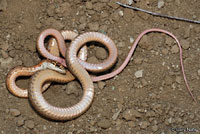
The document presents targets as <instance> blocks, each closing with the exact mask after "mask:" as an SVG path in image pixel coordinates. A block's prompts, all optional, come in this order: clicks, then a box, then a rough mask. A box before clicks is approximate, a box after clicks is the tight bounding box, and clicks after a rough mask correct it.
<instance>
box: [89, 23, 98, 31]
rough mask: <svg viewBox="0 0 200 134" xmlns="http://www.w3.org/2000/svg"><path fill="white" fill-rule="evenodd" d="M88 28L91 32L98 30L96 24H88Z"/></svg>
mask: <svg viewBox="0 0 200 134" xmlns="http://www.w3.org/2000/svg"><path fill="white" fill-rule="evenodd" d="M88 27H89V29H90V30H91V31H98V30H99V23H98V22H93V23H89V24H88Z"/></svg>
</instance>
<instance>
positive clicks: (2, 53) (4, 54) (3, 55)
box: [0, 50, 9, 59]
mask: <svg viewBox="0 0 200 134" xmlns="http://www.w3.org/2000/svg"><path fill="white" fill-rule="evenodd" d="M0 52H1V55H2V57H3V58H4V59H6V58H8V57H9V56H8V53H6V52H5V51H4V50H0Z"/></svg>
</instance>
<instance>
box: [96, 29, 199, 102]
mask: <svg viewBox="0 0 200 134" xmlns="http://www.w3.org/2000/svg"><path fill="white" fill-rule="evenodd" d="M150 32H160V33H165V34H167V35H169V36H171V37H172V38H174V40H175V41H176V42H177V45H178V47H179V50H180V51H179V52H180V64H181V70H182V73H183V78H184V81H185V84H186V87H187V89H188V91H189V94H190V96H191V97H192V98H193V100H194V101H195V102H197V101H196V99H195V97H194V96H193V94H192V92H191V89H190V87H189V84H188V81H187V78H186V75H185V70H184V65H183V57H182V48H181V45H180V42H179V41H178V39H177V38H176V36H175V35H173V34H172V33H170V32H168V31H166V30H163V29H158V28H152V29H147V30H145V31H143V32H142V33H141V34H140V35H139V36H138V37H137V38H136V40H135V42H134V43H133V45H132V47H131V49H130V51H129V53H128V56H127V57H126V59H125V61H124V62H123V63H122V65H121V66H120V67H119V68H118V69H117V70H115V71H113V72H111V73H109V74H105V75H101V76H99V77H96V78H95V79H93V81H100V80H105V79H109V78H112V77H114V76H116V75H117V74H119V73H120V72H121V71H122V70H123V69H124V68H125V67H126V66H127V64H128V62H129V61H130V59H131V56H132V54H133V53H134V51H135V49H136V47H137V45H138V43H139V41H140V40H141V38H142V37H143V36H144V35H145V34H147V33H150Z"/></svg>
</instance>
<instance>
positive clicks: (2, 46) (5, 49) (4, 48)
mask: <svg viewBox="0 0 200 134" xmlns="http://www.w3.org/2000/svg"><path fill="white" fill-rule="evenodd" d="M8 47H9V45H8V43H3V44H0V49H2V50H4V51H7V50H8Z"/></svg>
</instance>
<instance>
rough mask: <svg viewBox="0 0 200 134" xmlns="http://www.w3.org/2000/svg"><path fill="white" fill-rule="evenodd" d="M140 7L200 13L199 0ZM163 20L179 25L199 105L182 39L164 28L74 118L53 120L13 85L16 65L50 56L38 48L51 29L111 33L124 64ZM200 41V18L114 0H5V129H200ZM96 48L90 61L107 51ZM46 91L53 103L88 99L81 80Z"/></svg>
mask: <svg viewBox="0 0 200 134" xmlns="http://www.w3.org/2000/svg"><path fill="white" fill-rule="evenodd" d="M121 2H126V0H123V1H121ZM132 6H136V7H140V8H143V9H147V10H150V11H155V12H158V13H162V14H167V15H173V16H179V17H185V18H190V19H194V20H200V11H199V8H200V2H198V0H164V5H163V2H162V1H157V0H156V1H151V0H145V1H142V0H135V1H133V3H132ZM158 6H160V7H159V8H158ZM155 27H156V28H162V29H165V30H168V31H170V32H172V33H173V34H174V35H175V36H176V37H177V38H178V39H179V41H180V42H181V45H182V46H183V60H184V66H185V72H186V76H187V79H188V81H189V85H190V87H191V89H192V92H193V94H194V96H195V98H196V99H197V101H198V103H197V104H196V103H194V102H193V100H192V98H191V96H190V95H189V93H188V91H187V88H186V86H185V83H184V81H183V75H182V73H181V69H180V59H179V50H178V48H177V44H176V43H175V41H174V40H173V39H172V38H171V37H169V36H167V35H165V34H160V33H150V34H148V35H146V36H145V37H144V38H142V40H141V41H140V43H139V46H138V47H137V49H136V51H135V53H134V55H133V58H132V60H131V61H130V63H129V64H128V66H127V67H126V68H125V69H124V71H123V72H122V73H120V74H119V75H118V76H117V77H115V78H112V79H109V80H105V81H102V82H97V83H94V86H95V97H94V101H93V103H92V105H91V107H90V108H89V110H87V112H86V113H84V114H83V115H81V116H80V117H78V118H76V119H74V120H71V121H66V122H56V121H50V120H47V119H45V118H43V117H42V116H40V115H38V114H37V113H36V112H35V111H34V110H33V108H32V107H31V105H30V103H29V101H28V99H22V98H18V97H15V96H13V95H12V94H11V93H10V92H8V90H7V88H6V84H5V80H6V75H7V73H8V72H9V70H11V69H12V68H13V67H16V66H19V65H22V66H33V65H36V64H38V63H39V62H40V61H41V59H43V58H42V57H41V56H40V55H39V54H38V52H37V50H36V40H37V37H38V35H39V34H40V33H41V32H42V31H43V30H44V29H47V28H55V29H57V30H72V31H77V32H78V33H79V34H81V33H84V32H88V31H97V32H102V33H104V34H106V35H108V36H109V37H110V38H111V39H113V40H114V42H115V43H116V45H117V48H118V51H119V54H118V62H117V65H116V67H115V68H114V69H116V68H117V67H118V66H119V65H121V63H122V62H123V60H124V59H125V57H126V55H127V53H128V52H129V49H130V47H131V45H132V41H133V40H134V39H136V37H137V36H138V35H139V33H141V32H142V31H143V30H145V29H148V28H155ZM199 43H200V25H199V24H192V23H187V22H181V21H175V20H169V19H165V18H160V17H154V16H151V15H148V14H145V13H142V12H138V11H133V10H131V9H125V8H123V7H120V6H118V5H117V4H115V3H114V0H99V1H98V0H91V1H86V0H68V1H67V0H49V1H47V0H0V65H1V66H0V75H1V79H0V101H1V103H0V133H1V134H49V133H55V134H86V133H87V134H89V133H90V134H178V133H179V134H186V133H187V134H190V133H191V134H193V133H195V134H196V133H200V108H199V103H200V91H199V87H200V82H199V79H200V58H199V56H200V45H199ZM89 50H91V52H90V54H89V60H90V61H96V60H97V59H101V58H104V56H103V54H105V50H104V49H103V50H102V48H101V47H93V46H90V48H89ZM138 75H139V76H138ZM28 82H29V79H25V78H21V79H19V80H18V81H17V84H18V85H19V86H20V87H28ZM44 96H45V99H47V101H48V102H49V103H51V104H52V105H55V106H61V107H67V106H71V105H73V104H75V103H76V102H78V101H79V100H80V98H81V96H82V88H81V85H80V84H79V83H78V82H70V83H68V84H63V85H61V84H59V83H54V84H53V85H51V87H50V88H49V89H48V91H46V92H45V93H44Z"/></svg>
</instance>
